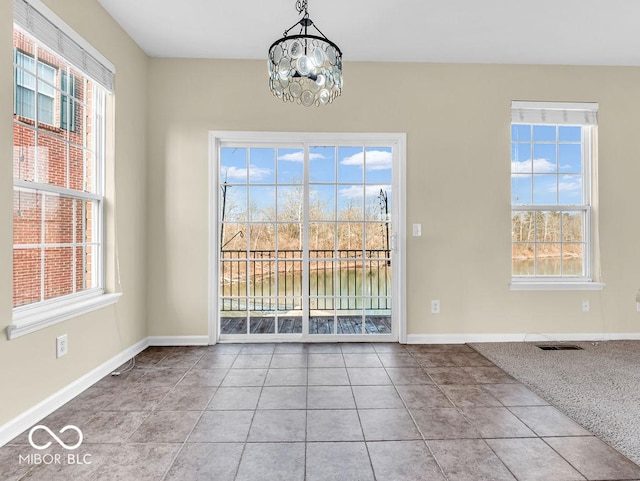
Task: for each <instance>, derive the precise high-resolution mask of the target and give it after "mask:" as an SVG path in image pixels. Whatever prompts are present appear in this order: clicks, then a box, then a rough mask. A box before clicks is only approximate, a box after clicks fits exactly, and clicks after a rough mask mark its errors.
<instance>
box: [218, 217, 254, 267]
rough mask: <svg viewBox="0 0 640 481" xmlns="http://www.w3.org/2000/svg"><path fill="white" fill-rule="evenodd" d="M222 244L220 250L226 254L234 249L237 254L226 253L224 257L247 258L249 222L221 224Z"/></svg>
mask: <svg viewBox="0 0 640 481" xmlns="http://www.w3.org/2000/svg"><path fill="white" fill-rule="evenodd" d="M220 228H221V231H222V232H221V235H220V238H221V245H220V250H221V251H222V253H223V254H224V253H225V252H226V251H230V252H231V251H234V252H236V254H234V255H233V256H230V255H227V254H224V256H223V258H224V259H232V258H234V259H238V258H245V257H246V256H247V254H246V251H247V246H248V244H247V242H248V241H249V237H248V233H249V231H248V227H247V224H240V223H235V222H225V223H223V224H222V225H221V227H220Z"/></svg>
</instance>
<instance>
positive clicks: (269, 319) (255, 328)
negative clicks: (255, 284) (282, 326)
mask: <svg viewBox="0 0 640 481" xmlns="http://www.w3.org/2000/svg"><path fill="white" fill-rule="evenodd" d="M253 302H254V306H255V307H254V309H256V311H254V312H250V313H249V316H250V317H249V333H250V334H275V332H276V326H275V308H276V300H275V299H254V300H253Z"/></svg>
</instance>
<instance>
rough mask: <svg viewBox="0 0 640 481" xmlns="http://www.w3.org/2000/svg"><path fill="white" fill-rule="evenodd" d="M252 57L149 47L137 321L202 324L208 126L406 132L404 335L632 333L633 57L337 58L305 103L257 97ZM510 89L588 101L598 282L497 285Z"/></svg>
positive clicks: (636, 99) (189, 329)
mask: <svg viewBox="0 0 640 481" xmlns="http://www.w3.org/2000/svg"><path fill="white" fill-rule="evenodd" d="M265 64H266V61H233V60H176V59H151V60H150V70H149V138H148V152H149V172H148V175H149V197H148V204H149V217H148V224H147V226H148V238H149V244H148V253H149V257H148V271H147V272H148V283H149V284H148V319H149V334H150V335H206V334H207V253H208V251H207V242H208V230H207V229H208V184H207V168H208V137H207V132H208V131H209V130H256V131H313V132H315V131H319V132H406V134H407V206H408V207H407V226H408V227H410V225H411V224H412V223H422V225H423V237H421V238H413V237H410V236H409V234H410V233H409V232H407V236H408V237H407V313H408V317H407V319H408V332H409V334H464V333H467V334H469V333H491V334H504V333H523V334H524V333H538V332H546V333H601V332H605V333H633V332H640V329H639V328H638V326H640V313H637V312H636V311H635V293H636V291H637V290H638V288H640V252H639V251H640V249H639V247H638V239H639V238H640V223H638V222H635V219H634V218H635V217H637V209H638V207H639V206H640V203H639V202H638V194H637V192H638V188H637V183H638V179H640V161H639V160H640V159H639V157H640V144H639V143H638V142H637V138H638V136H637V133H636V131H637V117H636V116H635V113H636V112H638V111H640V89H639V88H638V86H639V85H640V69H637V68H595V67H562V66H560V67H539V66H498V65H435V64H374V63H356V62H348V61H347V62H346V65H345V81H346V88H345V90H344V93H343V96H342V97H341V98H339V99H337V101H336V102H335V103H334V104H333V105H331V106H328V107H324V108H308V109H307V108H303V107H301V106H296V105H291V104H284V103H283V102H281V101H279V100H277V99H274V98H273V97H271V95H270V93H269V91H268V88H267V79H266V65H265ZM382 71H388V72H392V74H391V75H390V76H389V77H387V78H386V79H382V78H380V72H382ZM385 82H389V83H390V82H393V83H394V87H393V88H387V83H385ZM516 99H517V100H541V101H583V102H587V101H588V102H599V103H600V114H599V118H600V127H599V141H600V149H599V157H600V184H599V187H600V207H601V212H600V227H601V228H600V239H601V242H600V245H601V260H602V273H603V274H602V281H603V282H605V283H606V284H607V286H606V288H605V290H604V291H603V292H511V291H509V286H508V284H509V280H510V269H511V266H510V249H511V247H510V173H509V171H510V170H509V169H510V163H509V162H510V159H509V139H510V137H509V135H510V129H509V124H510V102H511V100H516ZM462 224H464V225H465V228H464V229H462V228H461V226H462ZM429 299H440V301H441V303H442V313H441V314H439V315H432V314H430V312H428V306H427V302H428V300H429ZM583 299H588V300H589V301H590V303H591V311H590V312H589V313H583V312H582V310H581V301H582V300H583Z"/></svg>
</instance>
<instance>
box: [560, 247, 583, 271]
mask: <svg viewBox="0 0 640 481" xmlns="http://www.w3.org/2000/svg"><path fill="white" fill-rule="evenodd" d="M562 274H563V275H565V276H583V275H584V244H562Z"/></svg>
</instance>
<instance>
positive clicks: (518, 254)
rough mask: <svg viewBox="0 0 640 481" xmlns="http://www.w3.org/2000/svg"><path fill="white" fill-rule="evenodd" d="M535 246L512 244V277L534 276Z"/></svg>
mask: <svg viewBox="0 0 640 481" xmlns="http://www.w3.org/2000/svg"><path fill="white" fill-rule="evenodd" d="M535 249H536V248H535V244H531V243H517V244H513V253H512V268H511V273H512V275H514V276H534V275H535V274H536V272H535Z"/></svg>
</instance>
